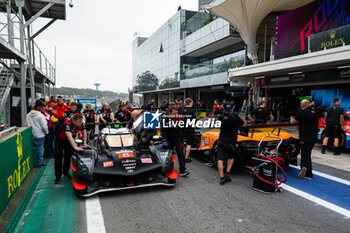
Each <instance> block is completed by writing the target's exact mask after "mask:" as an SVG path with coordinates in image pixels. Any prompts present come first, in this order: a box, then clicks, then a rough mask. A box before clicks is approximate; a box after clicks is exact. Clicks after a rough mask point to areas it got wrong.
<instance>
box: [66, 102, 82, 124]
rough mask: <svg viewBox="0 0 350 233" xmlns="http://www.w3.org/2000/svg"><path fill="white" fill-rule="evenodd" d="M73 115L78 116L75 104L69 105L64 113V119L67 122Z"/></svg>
mask: <svg viewBox="0 0 350 233" xmlns="http://www.w3.org/2000/svg"><path fill="white" fill-rule="evenodd" d="M74 114H80V112H79V110H78V109H77V103H76V102H72V103H71V104H70V109H69V110H68V111H65V112H64V118H65V119H66V121H69V120H71V119H72V117H73V115H74Z"/></svg>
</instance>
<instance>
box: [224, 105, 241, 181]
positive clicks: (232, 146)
mask: <svg viewBox="0 0 350 233" xmlns="http://www.w3.org/2000/svg"><path fill="white" fill-rule="evenodd" d="M231 110H232V106H231V105H230V104H225V105H224V114H223V115H222V116H220V117H219V120H220V121H221V127H220V136H219V140H218V170H219V175H220V184H221V185H224V184H225V183H226V182H229V181H231V178H230V172H231V168H232V165H233V162H234V155H235V153H236V144H237V135H238V129H239V128H240V127H246V126H247V123H246V122H245V121H244V120H242V119H241V118H240V117H239V116H234V115H232V114H231ZM226 161H227V167H226V171H225V173H224V163H226Z"/></svg>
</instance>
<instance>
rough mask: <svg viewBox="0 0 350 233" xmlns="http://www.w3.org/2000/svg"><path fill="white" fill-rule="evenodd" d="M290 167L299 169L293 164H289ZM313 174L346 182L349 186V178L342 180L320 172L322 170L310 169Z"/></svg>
mask: <svg viewBox="0 0 350 233" xmlns="http://www.w3.org/2000/svg"><path fill="white" fill-rule="evenodd" d="M289 166H290V167H292V168H296V169H300V168H299V167H297V166H294V165H289ZM312 173H313V174H315V175H318V176H322V177H324V178H326V179H330V180H333V181H336V182H339V183H342V184H346V185H349V186H350V181H349V180H344V179H342V178H338V177H335V176H331V175H328V174H325V173H322V172H318V171H314V170H313V171H312Z"/></svg>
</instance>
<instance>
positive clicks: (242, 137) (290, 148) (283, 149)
mask: <svg viewBox="0 0 350 233" xmlns="http://www.w3.org/2000/svg"><path fill="white" fill-rule="evenodd" d="M202 120H205V118H203V119H202ZM287 126H291V125H290V124H280V123H277V124H268V125H266V124H265V125H248V127H247V128H246V129H242V130H240V131H239V135H238V137H237V145H236V146H237V148H238V152H237V154H236V156H237V157H236V162H235V164H236V166H251V165H252V163H253V161H252V157H254V156H256V155H257V154H258V153H260V152H261V151H262V150H266V149H269V150H273V149H275V148H276V147H277V145H278V143H279V141H280V139H278V138H271V137H267V138H265V139H264V141H263V142H262V144H261V148H260V151H258V145H259V142H260V141H261V140H262V139H263V138H264V137H265V136H278V137H281V138H282V139H283V142H282V145H281V146H280V148H279V150H278V156H279V157H282V158H283V159H284V165H289V164H294V165H296V164H297V156H298V154H299V153H300V144H299V138H297V137H295V136H293V135H292V134H290V133H288V132H286V131H285V130H283V129H282V128H283V127H287ZM219 135H220V129H200V130H196V139H195V140H194V141H195V144H196V146H195V149H194V150H195V151H197V152H199V153H198V154H199V155H200V156H204V159H205V160H207V161H209V162H211V163H212V164H214V165H215V166H216V164H217V157H218V154H217V153H218V150H217V147H218V146H217V143H218V139H219Z"/></svg>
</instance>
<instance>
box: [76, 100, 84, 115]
mask: <svg viewBox="0 0 350 233" xmlns="http://www.w3.org/2000/svg"><path fill="white" fill-rule="evenodd" d="M77 109H78V111H79V112H81V110H82V109H83V105H82V103H80V100H77Z"/></svg>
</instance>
